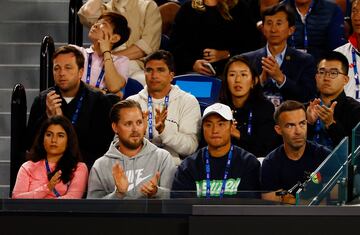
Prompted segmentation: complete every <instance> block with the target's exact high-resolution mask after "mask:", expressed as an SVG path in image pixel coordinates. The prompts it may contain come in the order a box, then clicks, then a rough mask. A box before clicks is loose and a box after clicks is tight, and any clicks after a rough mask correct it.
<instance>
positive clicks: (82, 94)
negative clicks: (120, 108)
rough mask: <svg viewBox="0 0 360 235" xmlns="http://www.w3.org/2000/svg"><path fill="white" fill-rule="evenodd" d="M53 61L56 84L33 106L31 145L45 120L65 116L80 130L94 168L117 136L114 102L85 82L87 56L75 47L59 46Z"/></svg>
mask: <svg viewBox="0 0 360 235" xmlns="http://www.w3.org/2000/svg"><path fill="white" fill-rule="evenodd" d="M53 64H54V65H53V74H54V82H55V86H54V87H50V88H49V89H47V90H44V91H42V92H41V93H40V94H39V95H38V96H37V97H35V99H34V102H33V104H32V106H31V110H30V116H29V121H28V127H27V148H30V147H31V145H32V143H33V140H34V138H35V135H36V132H37V130H38V129H39V127H40V125H41V123H42V122H43V121H44V120H46V119H47V118H48V117H52V116H54V115H64V116H66V117H67V118H68V119H69V120H70V121H71V122H72V124H73V126H74V128H75V130H76V134H77V137H78V140H79V146H80V151H81V155H82V157H83V160H84V162H85V163H86V164H87V167H88V169H90V168H91V166H92V164H93V162H94V161H95V160H96V159H97V158H99V157H101V156H102V155H103V154H104V153H105V152H106V150H107V149H108V147H109V144H110V142H111V140H112V139H113V137H114V134H113V132H112V129H111V123H110V120H109V117H108V116H109V112H110V109H111V105H112V104H111V103H110V101H109V99H107V98H106V96H105V95H104V94H103V93H102V92H100V91H96V90H94V89H92V88H90V87H89V86H87V85H86V84H85V83H84V82H82V81H81V77H82V75H83V72H84V56H83V55H82V53H81V52H80V51H79V50H77V49H76V48H75V47H72V46H62V47H59V48H58V49H57V50H56V51H55V53H54V55H53Z"/></svg>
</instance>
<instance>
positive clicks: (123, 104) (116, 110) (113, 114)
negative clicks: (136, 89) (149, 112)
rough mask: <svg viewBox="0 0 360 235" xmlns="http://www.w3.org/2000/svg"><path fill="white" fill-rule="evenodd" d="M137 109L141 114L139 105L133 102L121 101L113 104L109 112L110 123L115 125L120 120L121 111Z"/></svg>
mask: <svg viewBox="0 0 360 235" xmlns="http://www.w3.org/2000/svg"><path fill="white" fill-rule="evenodd" d="M126 108H137V109H139V111H140V112H141V113H142V110H141V106H140V104H139V103H138V102H137V101H135V100H122V101H119V102H117V103H116V104H114V106H113V107H112V108H111V111H110V120H111V123H117V122H119V120H120V111H121V109H126Z"/></svg>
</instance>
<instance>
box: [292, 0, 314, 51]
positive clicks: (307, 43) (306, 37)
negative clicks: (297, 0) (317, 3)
mask: <svg viewBox="0 0 360 235" xmlns="http://www.w3.org/2000/svg"><path fill="white" fill-rule="evenodd" d="M313 6H314V1H312V2H311V4H310V7H309V9H308V11H307V12H306V14H305V20H304V49H305V50H307V49H308V47H309V39H308V31H307V23H306V19H307V17H308V15H309V14H310V13H311V11H312V9H313ZM291 39H292V41H293V46H294V47H295V36H294V34H292V35H291Z"/></svg>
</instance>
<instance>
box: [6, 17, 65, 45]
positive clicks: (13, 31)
mask: <svg viewBox="0 0 360 235" xmlns="http://www.w3.org/2000/svg"><path fill="white" fill-rule="evenodd" d="M0 32H6V33H3V34H1V35H0V42H36V43H41V41H42V39H43V38H44V37H45V36H47V35H50V36H51V37H52V38H53V39H54V41H56V42H67V41H68V22H67V21H48V22H45V21H0ZM21 32H22V33H23V34H24V35H21Z"/></svg>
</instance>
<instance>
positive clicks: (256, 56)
mask: <svg viewBox="0 0 360 235" xmlns="http://www.w3.org/2000/svg"><path fill="white" fill-rule="evenodd" d="M242 55H243V56H245V57H246V58H247V59H248V60H249V62H250V64H251V65H252V66H253V68H255V70H256V72H257V73H258V75H260V74H261V71H262V68H261V58H262V57H266V56H267V52H266V47H263V48H260V49H258V50H256V51H251V52H248V53H244V54H242ZM280 69H281V71H282V72H283V73H284V74H285V76H286V82H285V84H284V85H283V86H282V87H281V88H280V90H279V88H277V86H276V85H275V84H274V83H273V82H272V81H271V80H270V79H269V80H268V81H267V83H266V84H265V85H264V87H263V91H264V92H267V91H279V92H280V94H281V95H282V97H283V99H284V101H285V100H296V101H299V102H308V101H309V100H311V99H312V98H314V97H315V95H316V83H315V74H316V64H315V61H314V58H313V57H312V56H311V55H309V54H307V53H304V52H301V51H298V50H296V49H293V48H290V47H287V49H286V51H285V57H284V60H283V62H282V64H281V67H280Z"/></svg>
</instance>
